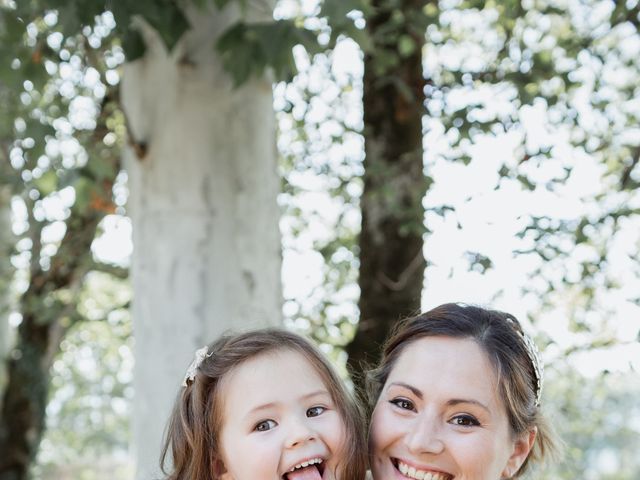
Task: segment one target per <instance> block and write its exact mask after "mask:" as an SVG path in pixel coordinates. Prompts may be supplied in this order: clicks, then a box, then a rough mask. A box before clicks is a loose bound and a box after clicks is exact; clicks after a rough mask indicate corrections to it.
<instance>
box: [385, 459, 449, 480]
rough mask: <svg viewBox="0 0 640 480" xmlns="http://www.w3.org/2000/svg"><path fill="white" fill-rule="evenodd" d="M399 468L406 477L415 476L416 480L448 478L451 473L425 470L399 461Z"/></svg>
mask: <svg viewBox="0 0 640 480" xmlns="http://www.w3.org/2000/svg"><path fill="white" fill-rule="evenodd" d="M398 470H400V473H402V474H403V475H404V476H405V477H409V478H415V479H416V480H447V479H448V478H449V477H450V475H447V474H446V473H438V472H427V471H424V470H416V468H414V467H410V466H409V465H407V464H406V463H402V462H398Z"/></svg>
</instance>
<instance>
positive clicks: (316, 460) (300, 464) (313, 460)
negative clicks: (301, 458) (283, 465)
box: [289, 458, 322, 472]
mask: <svg viewBox="0 0 640 480" xmlns="http://www.w3.org/2000/svg"><path fill="white" fill-rule="evenodd" d="M317 463H322V459H321V458H312V459H311V460H307V461H306V462H302V463H299V464H298V465H296V466H295V467H293V468H292V469H291V470H289V471H290V472H293V471H294V470H297V469H299V468H304V467H308V466H309V465H315V464H317Z"/></svg>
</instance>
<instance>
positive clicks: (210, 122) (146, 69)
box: [121, 9, 282, 479]
mask: <svg viewBox="0 0 640 480" xmlns="http://www.w3.org/2000/svg"><path fill="white" fill-rule="evenodd" d="M187 15H188V17H189V18H190V21H191V24H192V27H191V29H190V30H189V31H188V32H187V33H186V34H185V36H184V37H183V38H182V39H181V40H180V41H179V42H178V44H177V45H176V46H175V47H174V49H173V50H172V51H171V52H168V51H167V50H166V49H165V47H164V44H163V43H162V41H161V39H160V38H159V36H158V34H157V33H156V32H155V31H154V30H153V29H152V28H151V27H149V26H148V25H146V24H144V23H140V24H139V28H140V31H141V32H142V34H143V38H144V40H145V43H146V46H147V50H146V52H145V55H144V57H142V58H141V59H139V60H137V61H134V62H131V63H129V64H127V65H126V66H125V70H124V75H123V80H122V86H121V88H122V90H121V93H122V97H121V98H122V104H123V109H124V111H125V113H126V116H127V121H128V128H129V133H130V141H131V144H132V147H131V148H129V149H128V151H127V152H126V154H125V161H126V168H127V171H128V174H129V186H130V198H129V212H130V214H131V218H132V221H133V232H134V234H133V235H134V253H133V261H132V271H131V275H132V280H133V290H134V300H133V320H134V332H135V339H136V341H135V357H136V367H135V372H134V386H135V401H134V413H133V419H134V420H133V421H134V444H135V448H136V449H137V451H136V458H137V478H140V479H143V478H144V479H148V478H157V477H158V476H160V473H159V465H158V459H159V452H160V446H161V439H162V433H163V429H164V426H165V424H166V421H167V419H168V416H169V412H170V408H171V405H172V403H173V401H174V399H175V397H176V394H177V392H178V389H179V386H180V384H181V381H182V377H183V375H184V372H185V370H186V367H187V366H188V364H189V362H190V361H191V360H192V357H193V353H194V351H195V350H196V349H197V348H199V347H201V346H203V345H204V344H206V343H208V342H210V341H212V340H213V339H214V338H215V337H217V336H219V335H220V334H221V333H222V332H224V331H226V330H228V329H234V330H240V329H246V328H247V327H257V326H264V325H268V324H271V325H273V324H279V323H280V322H281V315H282V314H281V287H280V265H281V252H280V249H281V247H280V235H279V231H278V221H279V216H280V215H279V210H278V206H277V195H278V192H279V190H280V182H279V178H278V175H277V169H276V147H275V123H274V114H273V106H272V91H271V83H270V82H269V81H268V80H267V79H262V80H254V81H251V82H249V83H248V84H246V85H244V86H242V87H241V88H234V87H233V86H232V84H231V81H230V78H229V77H228V75H227V74H226V73H225V72H224V71H223V69H222V65H221V62H220V61H219V59H218V57H217V55H216V53H215V51H214V50H213V45H214V42H215V39H216V38H217V37H218V35H219V34H220V33H221V32H222V31H224V30H225V29H226V28H228V26H229V25H230V24H231V23H232V21H233V20H234V19H236V18H237V15H235V14H232V13H230V11H229V9H226V10H224V11H223V12H220V11H217V10H215V11H213V10H212V11H201V10H198V11H188V12H187ZM169 352H170V353H169Z"/></svg>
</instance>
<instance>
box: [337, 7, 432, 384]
mask: <svg viewBox="0 0 640 480" xmlns="http://www.w3.org/2000/svg"><path fill="white" fill-rule="evenodd" d="M389 3H391V2H385V1H383V0H380V1H374V2H373V4H374V8H375V9H376V12H377V13H376V15H375V16H373V17H372V18H369V19H368V20H367V27H368V29H369V31H370V34H371V36H372V38H373V41H374V48H373V49H372V50H373V52H374V53H373V54H370V55H366V56H365V64H364V138H365V154H366V157H365V161H364V164H365V173H364V191H363V194H362V199H361V209H362V230H361V233H360V238H359V246H360V276H359V285H360V301H359V304H358V306H359V308H360V323H359V325H358V330H357V332H356V335H355V338H354V339H353V341H352V342H351V343H350V344H349V345H348V347H347V353H348V354H349V362H348V365H349V369H350V371H351V373H352V374H353V375H354V378H355V380H356V383H360V384H361V378H360V375H359V374H360V372H362V368H363V366H364V365H365V364H366V365H372V364H375V363H376V362H377V360H378V358H379V352H380V347H381V345H382V344H383V342H384V339H385V338H386V336H387V334H388V332H389V330H390V328H391V327H392V326H393V324H394V323H395V322H396V321H397V320H398V319H400V318H402V317H405V316H407V315H410V314H412V313H414V312H415V311H417V310H418V309H419V308H420V297H421V292H422V284H423V277H424V269H425V260H424V255H423V253H422V247H423V234H424V209H423V207H422V199H423V197H424V195H425V193H426V187H427V184H426V179H425V176H424V174H423V147H422V138H423V135H422V117H423V115H424V113H425V109H424V101H425V93H424V86H425V80H424V76H423V71H422V47H423V46H424V43H425V39H424V30H422V31H421V32H420V31H417V32H416V30H419V29H415V28H413V27H412V26H411V25H410V22H411V21H412V12H413V14H415V15H418V16H419V15H420V9H421V8H422V6H423V4H424V2H422V1H404V2H401V3H402V4H403V6H402V7H401V8H399V10H400V11H401V12H404V14H405V21H404V23H402V22H400V23H397V22H396V24H395V25H396V26H395V27H394V28H395V30H393V28H392V29H391V30H390V29H389V25H393V22H392V21H391V17H392V15H393V14H394V13H393V10H392V9H391V8H389V7H387V6H386V5H385V4H389ZM396 15H397V13H396ZM384 32H386V33H384ZM402 35H406V36H408V37H409V38H411V39H412V40H413V42H414V44H415V50H414V51H413V53H411V54H410V55H403V56H401V55H400V54H399V52H398V43H399V42H398V39H399V38H400V36H402ZM394 58H395V59H396V63H395V64H393V63H391V64H389V59H394Z"/></svg>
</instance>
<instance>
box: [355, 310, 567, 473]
mask: <svg viewBox="0 0 640 480" xmlns="http://www.w3.org/2000/svg"><path fill="white" fill-rule="evenodd" d="M432 336H444V337H453V338H471V339H473V340H475V341H476V342H477V343H478V345H480V347H481V348H482V349H483V350H484V351H485V353H486V355H487V357H488V358H489V359H490V361H491V364H492V365H493V367H494V368H495V370H496V373H497V379H498V389H499V390H498V391H499V393H500V396H501V398H502V400H503V402H504V404H505V407H506V410H507V416H508V419H509V424H510V426H511V430H512V432H513V433H514V434H515V435H519V434H522V433H524V432H526V431H529V430H531V429H533V428H536V429H537V434H536V439H535V443H534V446H533V449H532V451H531V453H530V454H529V456H528V457H527V459H526V460H525V462H524V463H523V464H522V466H521V467H520V469H519V470H518V471H517V472H516V473H515V474H514V475H513V477H512V478H517V477H519V476H521V475H522V474H523V473H524V472H525V471H526V470H527V467H528V466H529V464H530V463H531V462H530V461H532V462H536V461H541V460H543V459H544V458H545V457H547V456H554V455H555V454H556V452H557V450H558V441H557V440H556V439H555V435H554V434H553V432H552V431H551V429H550V427H549V425H548V424H547V422H546V421H545V419H544V417H543V415H542V413H541V412H540V409H539V406H538V404H537V394H538V393H539V392H538V389H539V388H540V387H541V385H539V384H538V378H537V373H536V368H535V365H534V363H533V362H534V361H535V360H534V359H533V358H532V356H531V354H530V353H528V351H527V346H526V344H525V341H524V337H523V332H522V327H521V326H520V323H519V322H518V320H517V319H516V318H515V317H514V316H513V315H510V314H508V313H504V312H499V311H496V310H487V309H484V308H481V307H476V306H471V305H463V304H456V303H448V304H444V305H440V306H439V307H436V308H434V309H433V310H430V311H428V312H426V313H423V314H421V315H418V316H416V317H413V318H409V319H406V320H404V321H402V322H400V323H399V324H398V325H397V327H396V328H395V329H394V331H393V332H392V333H391V335H390V336H389V338H388V339H387V341H386V343H385V346H384V349H383V354H382V359H381V361H380V364H379V365H378V367H377V368H375V369H373V370H371V371H369V372H368V374H367V394H368V398H369V404H370V407H371V408H373V407H374V406H375V404H376V402H377V401H378V398H379V397H380V393H381V391H382V388H383V387H384V384H385V383H386V381H387V378H388V377H389V374H390V373H391V371H392V370H393V367H394V365H395V363H396V361H397V360H398V358H399V357H400V355H401V354H402V352H403V351H404V349H405V348H406V347H407V345H410V344H411V343H412V342H414V341H416V340H418V339H420V338H424V337H432ZM540 382H541V379H540Z"/></svg>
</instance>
